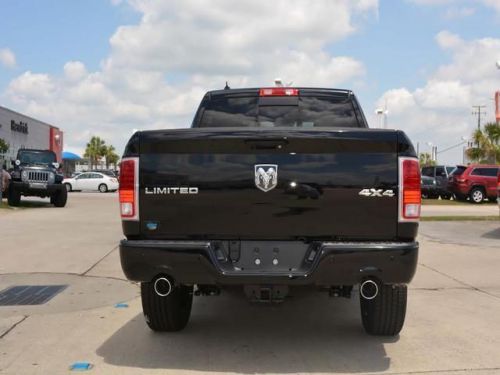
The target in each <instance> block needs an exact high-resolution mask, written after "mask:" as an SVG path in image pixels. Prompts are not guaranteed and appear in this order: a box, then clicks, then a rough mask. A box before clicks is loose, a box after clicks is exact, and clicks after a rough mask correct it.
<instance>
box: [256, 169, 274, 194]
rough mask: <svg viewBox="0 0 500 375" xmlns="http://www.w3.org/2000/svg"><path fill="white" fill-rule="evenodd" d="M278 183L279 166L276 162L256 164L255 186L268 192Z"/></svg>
mask: <svg viewBox="0 0 500 375" xmlns="http://www.w3.org/2000/svg"><path fill="white" fill-rule="evenodd" d="M277 184H278V166H277V165H276V164H256V165H255V186H257V187H258V188H259V189H260V190H262V191H264V192H268V191H269V190H272V189H274V188H275V187H276V185H277Z"/></svg>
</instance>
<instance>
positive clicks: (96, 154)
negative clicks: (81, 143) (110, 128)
mask: <svg viewBox="0 0 500 375" xmlns="http://www.w3.org/2000/svg"><path fill="white" fill-rule="evenodd" d="M106 148H107V147H106V142H105V141H104V140H103V139H101V138H100V137H96V136H92V138H90V141H89V143H87V147H86V148H85V154H83V157H85V158H88V159H89V160H90V169H93V167H94V166H95V165H97V160H98V159H100V158H102V157H103V156H105V155H106Z"/></svg>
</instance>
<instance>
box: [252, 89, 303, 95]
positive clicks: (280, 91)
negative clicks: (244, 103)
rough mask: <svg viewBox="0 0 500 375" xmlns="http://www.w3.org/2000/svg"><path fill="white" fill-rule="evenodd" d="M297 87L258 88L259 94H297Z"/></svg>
mask: <svg viewBox="0 0 500 375" xmlns="http://www.w3.org/2000/svg"><path fill="white" fill-rule="evenodd" d="M298 95H299V89H294V88H291V87H268V88H263V89H260V90H259V96H298Z"/></svg>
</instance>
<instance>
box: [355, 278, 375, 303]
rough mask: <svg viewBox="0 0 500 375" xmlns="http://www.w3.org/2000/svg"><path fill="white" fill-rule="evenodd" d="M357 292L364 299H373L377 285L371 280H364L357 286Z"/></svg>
mask: <svg viewBox="0 0 500 375" xmlns="http://www.w3.org/2000/svg"><path fill="white" fill-rule="evenodd" d="M359 293H360V294H361V297H363V298H364V299H367V300H371V299H374V298H375V297H377V295H378V285H377V283H376V282H375V281H373V280H366V281H364V282H363V283H362V284H361V286H360V287H359Z"/></svg>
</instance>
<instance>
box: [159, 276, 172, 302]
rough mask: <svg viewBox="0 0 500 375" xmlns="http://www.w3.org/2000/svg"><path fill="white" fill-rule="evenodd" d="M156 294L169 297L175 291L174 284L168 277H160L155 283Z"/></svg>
mask: <svg viewBox="0 0 500 375" xmlns="http://www.w3.org/2000/svg"><path fill="white" fill-rule="evenodd" d="M154 288H155V292H156V294H157V295H159V296H160V297H167V296H168V295H169V294H170V293H172V290H173V289H174V286H173V282H172V281H170V280H169V279H168V278H166V277H159V278H157V279H156V280H155V283H154Z"/></svg>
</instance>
